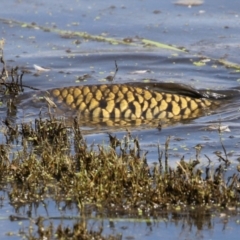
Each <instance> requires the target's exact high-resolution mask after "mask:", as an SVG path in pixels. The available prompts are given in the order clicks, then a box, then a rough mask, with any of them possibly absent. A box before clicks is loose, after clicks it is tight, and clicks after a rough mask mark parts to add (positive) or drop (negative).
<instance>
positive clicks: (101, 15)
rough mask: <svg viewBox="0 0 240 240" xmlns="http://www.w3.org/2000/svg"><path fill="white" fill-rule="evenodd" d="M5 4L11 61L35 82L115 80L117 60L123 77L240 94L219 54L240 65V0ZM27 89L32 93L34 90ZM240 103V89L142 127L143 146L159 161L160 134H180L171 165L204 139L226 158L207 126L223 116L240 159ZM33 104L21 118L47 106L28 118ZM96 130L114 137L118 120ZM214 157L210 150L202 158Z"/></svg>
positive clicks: (98, 136)
mask: <svg viewBox="0 0 240 240" xmlns="http://www.w3.org/2000/svg"><path fill="white" fill-rule="evenodd" d="M0 6H1V8H0V13H1V15H0V17H1V20H0V29H1V35H0V36H1V37H2V38H4V39H5V40H6V44H5V46H4V56H5V60H6V62H7V65H8V66H9V67H10V66H16V65H18V66H19V67H20V68H24V69H27V70H28V71H29V73H27V74H25V75H24V84H26V85H29V86H33V87H36V88H39V89H42V90H47V89H50V88H54V87H61V86H62V87H63V86H75V85H79V84H96V83H98V84H99V83H102V82H103V83H105V82H106V79H105V78H106V77H107V76H109V75H112V74H113V73H114V71H115V60H116V61H117V65H118V68H119V71H118V73H117V75H116V78H115V80H114V81H115V82H117V83H124V82H138V81H149V80H151V81H162V82H176V83H184V84H188V85H191V86H193V87H195V88H197V89H211V90H217V91H221V92H222V93H227V94H229V93H233V92H234V94H235V93H238V90H239V86H240V85H239V83H240V70H239V68H238V69H236V68H232V67H230V68H229V67H227V66H226V65H223V64H222V63H221V61H219V60H222V59H224V60H226V61H231V62H233V63H235V64H240V63H239V50H240V45H239V37H240V32H239V26H240V15H239V11H238V9H239V7H240V2H239V0H231V1H227V0H218V1H214V0H209V1H205V2H204V3H203V4H202V5H199V6H196V7H191V8H190V7H187V6H179V5H175V4H173V2H172V1H168V0H164V1H159V2H156V1H154V0H148V1H144V0H142V1H140V0H134V1H126V0H123V1H101V2H100V1H93V0H88V1H86V0H85V1H75V0H69V1H63V0H62V1H61V0H60V1H59V0H58V1H56V0H53V1H48V2H43V1H40V0H28V1H14V0H12V1H9V0H2V1H1V3H0ZM11 20H15V21H14V22H13V21H11ZM26 23H27V24H32V26H34V28H32V27H29V26H27V24H26ZM43 27H45V28H48V29H45V30H44V29H43ZM56 29H57V31H56ZM66 31H69V32H66ZM75 32H87V33H89V34H92V35H101V36H103V37H109V38H114V39H117V40H122V39H128V40H130V41H132V43H135V46H132V45H124V44H109V43H107V42H104V41H94V40H91V39H83V38H79V37H77V36H75V35H74V33H75ZM142 38H146V39H149V40H153V41H157V42H161V43H165V44H173V45H176V46H179V47H184V48H186V49H187V50H188V52H180V51H170V50H166V49H160V48H156V47H147V46H143V45H142V44H140V42H141V41H140V40H141V39H142ZM34 64H37V65H39V66H42V67H45V68H50V71H48V72H41V73H38V72H37V71H36V70H35V69H34V67H33V65H34ZM86 74H87V76H88V77H87V78H86V79H85V78H84V77H83V76H84V75H86ZM233 89H235V90H233ZM232 91H233V92H232ZM27 92H29V93H30V94H32V92H33V91H32V90H27ZM239 103H240V97H239V98H238V96H237V94H236V97H235V98H234V99H232V101H230V102H229V103H228V104H226V105H225V106H223V107H221V108H220V109H219V110H218V111H216V112H214V113H213V114H212V115H209V116H204V117H201V118H198V119H195V120H192V121H189V122H184V123H177V124H175V125H173V126H169V127H167V128H163V129H162V130H161V131H159V130H157V129H155V128H151V127H149V126H147V127H145V128H132V129H131V130H132V135H133V136H138V138H139V140H140V142H141V148H142V151H143V152H145V151H148V155H147V157H148V161H149V163H150V164H153V163H154V162H155V161H156V159H157V145H158V144H159V143H160V145H161V146H162V148H163V146H164V143H165V140H166V138H167V137H168V136H172V140H171V142H170V151H169V153H170V156H171V163H170V164H172V165H175V161H176V160H179V157H181V156H182V155H184V156H185V159H193V158H194V156H195V149H194V146H195V145H197V144H199V143H200V144H202V145H203V153H204V154H207V155H208V156H209V157H211V159H213V160H214V161H217V157H216V156H215V154H214V152H215V151H217V150H220V151H222V148H221V145H220V141H219V134H218V132H217V131H207V130H206V127H208V126H209V125H211V124H215V123H219V122H221V124H222V125H223V126H228V127H229V129H230V132H223V133H222V136H223V141H224V146H225V148H226V150H227V152H229V153H230V152H231V153H232V155H231V160H232V161H233V162H235V163H236V162H237V159H238V158H239V155H240V154H239V144H240V140H239V139H240V124H239V118H240V109H239ZM223 105H224V104H223ZM27 108H28V106H27V107H26V106H24V104H22V105H21V104H20V105H19V107H18V109H17V114H16V115H15V116H12V117H13V120H14V121H16V122H22V120H23V118H24V119H25V120H31V119H33V118H34V116H36V115H37V114H38V112H39V109H36V108H32V109H31V111H32V112H31V113H32V114H31V115H30V116H29V117H28V116H26V111H27ZM5 109H6V106H4V104H3V105H2V106H1V109H0V111H1V112H0V117H1V119H4V117H5ZM90 130H91V133H89V129H88V131H86V139H87V141H88V142H89V143H92V142H96V143H97V142H101V143H102V142H107V141H108V136H107V135H106V133H105V132H106V131H109V129H106V128H102V129H101V128H100V130H99V128H98V132H97V133H96V131H94V127H91V128H90ZM110 131H112V132H115V134H117V136H119V137H122V136H123V135H124V134H125V129H124V128H123V129H118V131H116V129H110ZM87 133H88V134H87ZM204 154H203V155H204ZM206 161H207V159H206V158H205V157H204V156H203V157H202V164H204V163H205V162H206ZM3 211H6V209H4V210H3ZM8 211H9V210H8ZM10 211H11V210H10ZM4 215H6V213H4ZM176 231H178V230H176ZM216 236H217V235H216ZM232 239H233V238H232Z"/></svg>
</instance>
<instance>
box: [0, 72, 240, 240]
mask: <svg viewBox="0 0 240 240" xmlns="http://www.w3.org/2000/svg"><path fill="white" fill-rule="evenodd" d="M16 72H17V71H14V70H13V71H11V74H10V76H12V82H11V83H8V82H7V80H8V77H6V76H7V75H8V74H7V73H8V71H7V70H6V69H5V70H3V71H2V73H1V75H0V78H1V82H2V83H3V84H2V85H3V86H4V91H2V92H1V94H3V95H11V94H14V95H15V94H18V92H20V91H21V88H22V86H23V85H22V83H21V84H19V81H18V79H19V78H18V74H17V73H16ZM22 76H23V75H21V77H20V80H21V79H22ZM21 82H22V80H21ZM17 87H20V88H19V89H18V88H17ZM6 89H7V90H6ZM12 108H14V107H13V106H12V105H11V106H10V105H7V111H8V112H9V111H13V109H12ZM3 125H4V127H3V128H4V130H3V133H4V136H5V141H3V142H2V143H1V145H0V187H1V188H2V189H5V191H6V192H7V193H8V197H9V201H10V204H11V205H12V206H14V208H15V209H16V212H17V209H19V208H20V207H22V206H25V205H27V204H32V203H34V204H36V205H37V204H38V203H39V202H41V201H44V200H45V199H47V198H51V199H53V200H54V201H56V202H60V201H62V202H63V201H65V202H71V203H74V204H75V205H76V206H77V207H78V209H79V212H80V213H82V212H83V211H84V209H85V208H86V207H87V206H94V207H95V208H97V209H104V210H105V211H108V212H111V211H121V212H123V213H124V212H132V213H134V212H135V213H136V212H142V214H148V213H152V212H155V211H162V210H168V211H176V210H177V211H179V210H181V209H184V208H185V207H186V206H191V207H199V206H200V207H205V208H216V207H218V208H221V207H222V208H227V207H237V206H239V197H240V187H239V186H240V185H239V174H238V172H237V169H236V170H235V171H233V170H230V176H229V177H228V178H227V179H226V178H225V173H226V172H227V171H228V169H229V166H230V161H229V160H228V159H227V157H222V156H221V158H220V160H221V162H220V164H219V166H217V167H215V168H214V169H213V167H211V165H210V164H209V166H206V167H205V168H202V167H201V168H199V167H198V164H199V163H200V161H199V159H200V158H199V156H200V153H201V147H199V148H197V149H196V158H195V159H192V160H189V161H186V160H184V159H183V158H182V159H181V160H180V161H179V162H178V166H177V168H176V169H172V168H170V167H169V165H168V161H169V154H168V146H169V142H170V138H168V139H167V140H166V143H165V150H164V152H162V151H161V150H159V159H158V164H156V165H153V166H151V165H149V164H148V161H147V153H143V152H142V151H141V147H140V143H139V141H138V139H137V138H135V137H132V136H131V133H130V132H126V135H125V137H124V138H123V139H117V138H116V137H115V136H113V135H111V134H109V144H107V145H98V146H97V149H96V147H95V148H94V146H93V145H92V146H89V145H88V144H87V143H86V141H85V140H84V136H83V135H82V132H81V126H80V125H79V121H78V118H77V117H76V118H75V119H74V121H73V122H72V124H71V125H69V124H67V123H66V122H65V121H64V119H63V118H62V119H61V118H60V119H59V118H56V117H54V115H52V114H50V113H49V117H48V118H43V117H42V116H41V115H40V116H39V118H37V119H35V121H34V123H29V122H23V123H22V124H15V123H14V122H12V120H11V118H10V117H8V114H6V119H5V120H4V121H3ZM223 148H224V147H223ZM224 152H226V151H224ZM226 156H227V155H226ZM163 157H164V158H165V159H164V158H163ZM30 215H31V214H30ZM12 218H13V219H14V216H12ZM43 220H44V218H43V219H42V218H39V219H38V221H37V226H38V234H39V237H40V238H41V237H45V236H53V234H56V236H57V239H62V238H72V239H77V237H79V236H81V237H82V239H88V238H89V237H90V236H95V237H96V236H98V237H99V238H97V237H96V239H100V236H101V233H102V232H101V229H100V230H99V231H97V232H96V231H92V232H91V231H90V230H88V228H87V226H86V224H85V223H84V222H79V223H77V224H76V225H74V226H73V228H72V229H71V228H67V227H66V228H65V227H64V226H61V225H59V226H58V228H57V229H55V230H54V231H53V227H52V226H51V224H50V226H48V227H46V228H44V227H42V223H43ZM29 239H36V238H35V237H34V236H32V235H31V234H30V236H29ZM101 239H103V238H101ZM108 239H118V238H117V237H116V238H114V237H112V236H109V238H108Z"/></svg>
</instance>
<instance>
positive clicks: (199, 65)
mask: <svg viewBox="0 0 240 240" xmlns="http://www.w3.org/2000/svg"><path fill="white" fill-rule="evenodd" d="M193 65H195V66H197V67H202V66H205V65H206V63H205V62H202V61H199V62H193Z"/></svg>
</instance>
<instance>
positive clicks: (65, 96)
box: [50, 84, 216, 120]
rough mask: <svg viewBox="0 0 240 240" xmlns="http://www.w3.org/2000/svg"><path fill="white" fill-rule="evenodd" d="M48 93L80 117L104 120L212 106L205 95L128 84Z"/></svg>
mask: <svg viewBox="0 0 240 240" xmlns="http://www.w3.org/2000/svg"><path fill="white" fill-rule="evenodd" d="M50 95H51V96H52V97H53V99H54V100H56V102H58V103H61V105H62V104H65V105H66V106H68V108H70V109H73V110H75V111H77V112H79V113H80V114H81V115H82V116H85V117H91V118H95V119H97V118H98V119H107V120H110V119H115V120H116V119H120V118H121V119H128V120H137V119H140V120H144V119H148V120H149V119H169V120H181V119H190V118H196V117H198V116H200V115H202V114H203V113H204V111H203V110H204V109H206V108H211V107H212V106H216V102H215V101H213V100H210V99H207V98H199V97H196V98H195V97H190V96H185V95H179V94H177V93H168V92H164V91H163V92H159V91H155V90H154V89H153V90H151V88H149V89H148V88H146V87H142V86H140V87H138V86H130V85H128V84H103V85H89V86H76V87H64V88H56V89H53V90H50Z"/></svg>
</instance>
